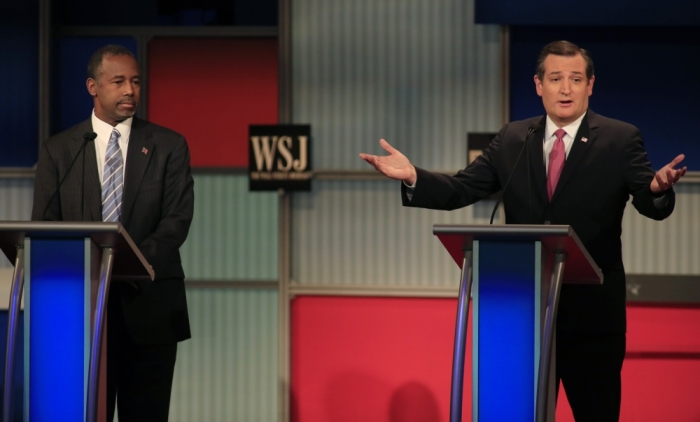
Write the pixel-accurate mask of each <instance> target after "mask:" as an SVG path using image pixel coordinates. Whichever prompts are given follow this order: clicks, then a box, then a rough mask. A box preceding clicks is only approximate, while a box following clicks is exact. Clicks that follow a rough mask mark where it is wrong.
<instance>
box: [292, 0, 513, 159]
mask: <svg viewBox="0 0 700 422" xmlns="http://www.w3.org/2000/svg"><path fill="white" fill-rule="evenodd" d="M473 9H474V4H473V2H472V1H463V0H432V1H424V0H403V1H388V0H382V1H376V0H353V1H345V2H338V1H327V0H297V1H294V2H293V4H292V16H293V18H292V20H293V22H292V25H293V26H292V34H293V45H292V52H293V71H292V81H293V121H294V122H295V123H310V124H311V127H312V135H313V142H314V145H313V155H314V158H313V165H314V167H315V168H317V169H367V165H366V164H365V163H364V162H362V161H361V160H359V159H358V158H357V154H358V153H359V152H363V151H364V152H378V151H380V148H379V145H378V141H379V138H381V137H384V138H385V139H387V140H388V141H389V142H390V143H392V144H393V145H394V146H396V147H397V148H398V149H400V150H402V151H403V152H404V153H406V154H407V155H408V156H409V157H413V158H414V159H415V160H416V163H418V164H420V165H421V166H422V167H425V168H430V169H436V170H441V169H458V168H461V167H462V166H463V165H464V164H465V162H466V141H465V139H466V133H467V132H468V131H469V132H477V131H481V132H483V131H496V130H498V129H499V127H500V125H501V122H500V110H501V104H500V97H499V95H500V87H499V81H500V77H501V72H500V63H499V51H500V50H499V48H500V47H499V39H500V38H499V37H500V36H499V28H498V26H495V25H476V24H474V23H473V21H474V19H473Z"/></svg>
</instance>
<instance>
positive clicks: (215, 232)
mask: <svg viewBox="0 0 700 422" xmlns="http://www.w3.org/2000/svg"><path fill="white" fill-rule="evenodd" d="M194 189H195V209H194V220H193V221H192V227H191V228H190V233H189V236H188V237H187V240H186V241H185V244H184V245H183V247H182V249H181V255H182V260H183V266H184V268H185V274H186V275H187V278H189V279H205V280H235V279H239V280H254V279H262V280H271V279H277V256H278V253H277V236H278V235H277V227H278V213H277V193H275V192H273V193H269V192H252V193H251V192H248V176H247V175H234V174H206V175H205V174H200V175H195V188H194Z"/></svg>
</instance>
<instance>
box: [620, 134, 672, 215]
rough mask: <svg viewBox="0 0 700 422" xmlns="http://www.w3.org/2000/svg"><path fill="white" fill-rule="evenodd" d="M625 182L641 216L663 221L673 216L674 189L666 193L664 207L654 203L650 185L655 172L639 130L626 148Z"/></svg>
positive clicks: (633, 203)
mask: <svg viewBox="0 0 700 422" xmlns="http://www.w3.org/2000/svg"><path fill="white" fill-rule="evenodd" d="M624 160H625V163H624V165H625V180H626V183H627V187H628V189H629V191H630V193H631V194H632V197H633V199H632V205H634V207H635V208H636V209H637V211H639V213H640V214H642V215H644V216H646V217H649V218H652V219H654V220H663V219H664V218H666V217H668V216H669V215H671V213H672V212H673V208H674V206H675V204H676V194H675V192H674V191H673V189H669V190H668V191H667V192H666V195H667V198H668V199H667V200H665V201H664V202H663V206H662V207H660V208H659V207H657V205H656V204H655V203H654V199H655V197H654V196H653V195H652V192H651V188H650V184H651V181H652V180H653V178H654V175H655V172H654V170H653V169H652V168H651V163H650V162H649V159H648V158H647V153H646V150H645V149H644V141H643V139H642V134H641V133H640V132H639V130H635V132H634V134H633V135H632V137H631V138H630V139H629V140H628V141H627V144H626V147H625V158H624Z"/></svg>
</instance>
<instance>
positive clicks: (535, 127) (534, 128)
mask: <svg viewBox="0 0 700 422" xmlns="http://www.w3.org/2000/svg"><path fill="white" fill-rule="evenodd" d="M541 127H542V125H540V124H533V125H530V127H529V128H528V130H527V135H525V142H524V143H523V147H522V148H521V149H520V154H518V158H517V159H516V160H515V164H514V165H513V169H512V170H511V171H510V174H509V175H508V180H506V184H505V185H504V186H503V189H501V194H500V195H498V201H496V206H495V207H493V212H491V221H489V224H493V217H494V216H495V215H496V210H497V209H498V206H499V205H501V201H502V200H503V194H504V193H505V192H506V188H507V187H508V184H509V183H510V179H511V178H512V177H513V173H515V168H516V167H518V162H519V161H520V157H522V155H523V151H525V147H527V143H528V140H529V139H530V136H532V134H533V133H535V132H537V131H538V130H539V129H540V128H541ZM527 177H528V185H529V177H530V172H529V171H528V175H527Z"/></svg>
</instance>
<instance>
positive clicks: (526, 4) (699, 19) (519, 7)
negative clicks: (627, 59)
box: [474, 0, 700, 26]
mask: <svg viewBox="0 0 700 422" xmlns="http://www.w3.org/2000/svg"><path fill="white" fill-rule="evenodd" d="M474 9H475V21H476V22H477V23H495V24H501V25H551V24H552V23H556V24H557V25H616V26H619V25H626V26H630V25H650V26H660V25H668V26H680V25H700V2H697V1H695V0H666V1H659V0H615V1H610V0H588V1H586V3H585V6H584V5H583V4H581V3H578V2H562V1H558V0H529V1H522V0H476V2H475V8H474Z"/></svg>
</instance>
